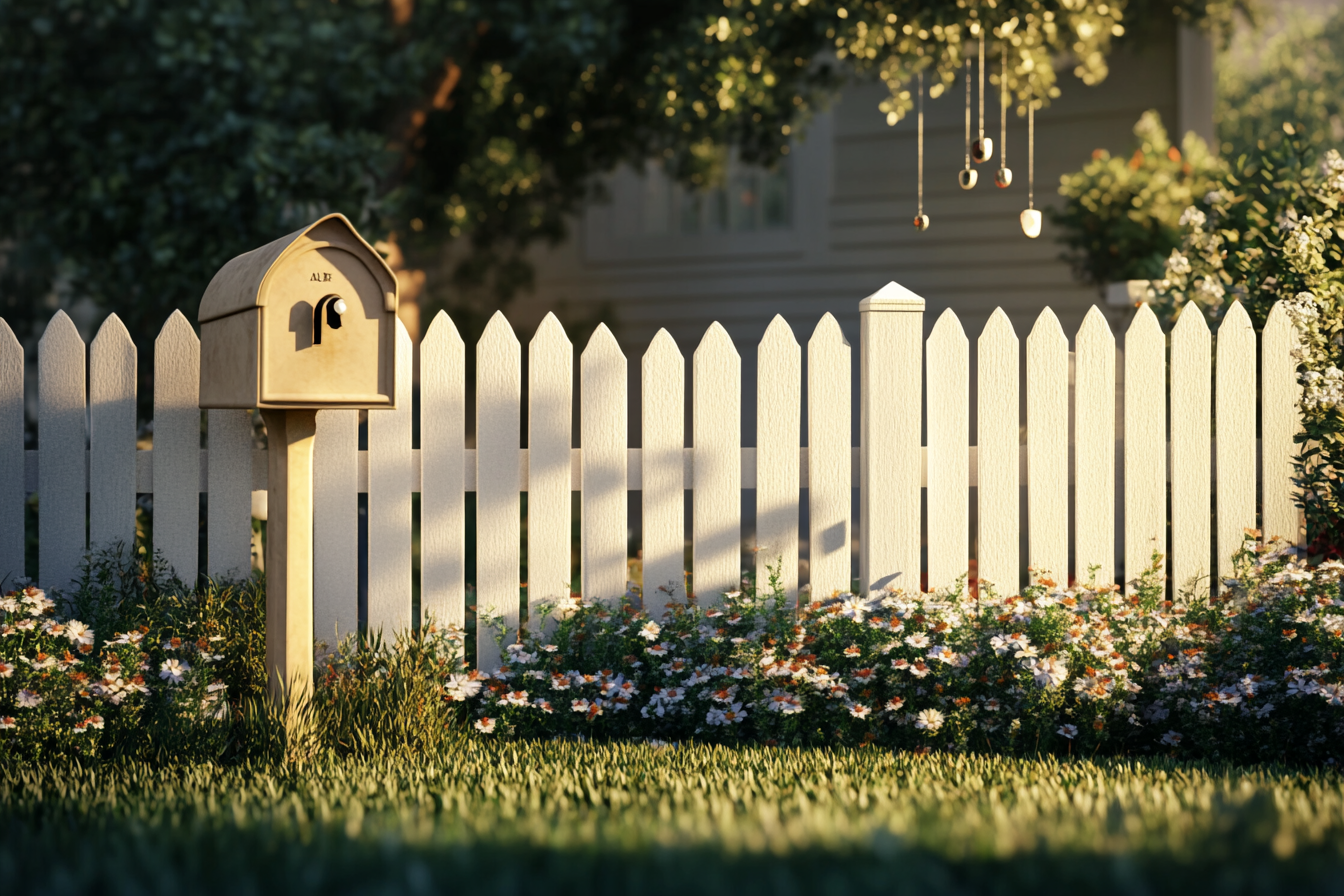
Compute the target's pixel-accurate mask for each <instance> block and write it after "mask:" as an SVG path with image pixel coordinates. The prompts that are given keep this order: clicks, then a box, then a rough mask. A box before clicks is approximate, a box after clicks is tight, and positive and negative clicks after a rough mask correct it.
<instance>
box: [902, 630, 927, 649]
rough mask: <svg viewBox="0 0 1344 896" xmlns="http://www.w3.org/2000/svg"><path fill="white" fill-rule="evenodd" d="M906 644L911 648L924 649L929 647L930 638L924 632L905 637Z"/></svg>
mask: <svg viewBox="0 0 1344 896" xmlns="http://www.w3.org/2000/svg"><path fill="white" fill-rule="evenodd" d="M905 643H907V644H909V645H910V646H911V647H918V648H924V647H928V646H929V636H928V635H926V634H924V633H923V632H915V633H914V634H913V635H906V636H905Z"/></svg>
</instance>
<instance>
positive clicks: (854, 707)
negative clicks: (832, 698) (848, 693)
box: [849, 703, 873, 719]
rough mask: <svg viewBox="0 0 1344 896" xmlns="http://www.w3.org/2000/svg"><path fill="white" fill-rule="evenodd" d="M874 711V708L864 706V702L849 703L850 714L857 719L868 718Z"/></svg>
mask: <svg viewBox="0 0 1344 896" xmlns="http://www.w3.org/2000/svg"><path fill="white" fill-rule="evenodd" d="M872 712H873V710H872V709H871V708H870V707H867V706H864V705H863V704H862V703H851V704H850V705H849V714H850V715H851V716H853V717H854V718H856V719H866V718H868V716H869V715H871V714H872Z"/></svg>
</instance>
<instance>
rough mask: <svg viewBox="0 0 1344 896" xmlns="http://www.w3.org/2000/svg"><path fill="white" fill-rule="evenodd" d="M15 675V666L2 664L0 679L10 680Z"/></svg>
mask: <svg viewBox="0 0 1344 896" xmlns="http://www.w3.org/2000/svg"><path fill="white" fill-rule="evenodd" d="M13 674H14V666H13V665H11V664H10V663H4V662H0V678H8V677H9V676H11V675H13Z"/></svg>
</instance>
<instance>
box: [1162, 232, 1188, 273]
mask: <svg viewBox="0 0 1344 896" xmlns="http://www.w3.org/2000/svg"><path fill="white" fill-rule="evenodd" d="M1168 220H1170V219H1168ZM1188 273H1190V259H1188V258H1186V257H1185V256H1184V255H1182V254H1181V250H1180V249H1172V250H1171V257H1170V258H1168V259H1167V276H1168V277H1181V276H1184V275H1185V274H1188Z"/></svg>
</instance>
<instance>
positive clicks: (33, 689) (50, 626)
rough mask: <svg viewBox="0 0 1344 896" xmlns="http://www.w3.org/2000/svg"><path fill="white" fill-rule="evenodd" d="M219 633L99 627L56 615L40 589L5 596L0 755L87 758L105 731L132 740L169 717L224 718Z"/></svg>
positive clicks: (192, 721)
mask: <svg viewBox="0 0 1344 896" xmlns="http://www.w3.org/2000/svg"><path fill="white" fill-rule="evenodd" d="M223 639H224V638H223V636H222V635H213V636H212V635H210V634H207V633H204V632H203V633H201V634H200V636H199V637H198V638H195V639H183V638H181V637H178V636H177V635H175V634H173V633H171V632H168V631H164V630H162V629H152V628H150V626H148V625H140V626H133V627H128V630H126V631H95V630H94V629H93V628H91V627H90V626H88V625H86V624H85V623H83V622H81V621H79V620H78V619H72V618H68V617H65V616H63V615H62V614H60V613H58V612H57V602H56V601H55V600H53V599H52V598H50V597H48V596H47V594H46V592H45V591H43V590H42V589H40V588H36V587H34V586H32V585H30V584H29V585H24V586H23V587H20V588H18V589H17V590H14V591H11V592H9V593H7V594H5V595H4V596H3V597H0V754H3V755H4V756H5V757H15V756H30V757H38V756H42V755H82V756H93V755H97V754H98V753H99V752H100V747H101V746H102V745H103V744H102V742H103V741H104V740H105V739H106V738H109V737H111V738H114V739H115V738H116V736H117V735H118V734H120V735H121V736H122V739H123V740H125V739H127V737H128V736H129V737H132V738H134V737H135V735H137V734H138V733H139V729H141V728H142V727H143V726H145V725H147V724H150V723H151V722H155V723H158V724H160V725H162V724H163V723H164V722H165V717H171V718H173V719H175V720H176V721H177V722H179V723H185V724H186V725H188V726H193V727H201V726H204V725H206V724H208V723H209V722H213V721H218V720H222V719H224V718H226V717H227V715H228V703H227V700H226V693H225V692H226V688H225V686H224V683H223V682H222V681H221V680H220V679H219V677H218V676H217V675H216V674H215V672H214V669H213V668H212V667H213V664H214V663H215V662H216V661H218V660H220V659H222V658H223V657H222V655H221V653H220V651H221V649H222V647H221V646H220V645H219V644H218V643H217V642H219V641H222V640H223ZM197 723H200V724H199V725H198V724H197Z"/></svg>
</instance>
